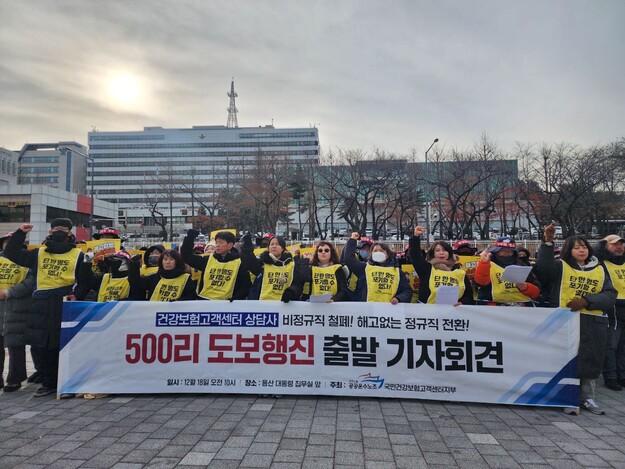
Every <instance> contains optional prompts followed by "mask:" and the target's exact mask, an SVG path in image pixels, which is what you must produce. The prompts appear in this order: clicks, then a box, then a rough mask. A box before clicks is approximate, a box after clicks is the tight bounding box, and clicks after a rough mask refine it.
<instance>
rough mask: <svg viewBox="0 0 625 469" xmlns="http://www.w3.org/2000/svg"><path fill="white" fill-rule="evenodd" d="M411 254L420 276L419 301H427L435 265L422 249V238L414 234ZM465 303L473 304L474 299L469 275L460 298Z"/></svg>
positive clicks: (410, 243)
mask: <svg viewBox="0 0 625 469" xmlns="http://www.w3.org/2000/svg"><path fill="white" fill-rule="evenodd" d="M409 249H410V251H409V254H410V259H411V260H412V267H414V270H415V272H416V273H417V275H418V276H419V303H427V302H428V298H429V297H430V293H431V292H430V276H431V275H432V269H434V266H433V265H432V264H430V263H429V262H428V261H427V260H426V259H425V257H424V256H423V251H422V250H421V238H420V237H419V236H412V237H411V238H410V241H409ZM459 268H460V266H454V268H452V270H457V269H459ZM458 301H459V302H461V303H462V304H463V305H472V304H474V303H475V302H474V301H473V286H472V285H471V281H470V280H469V277H468V276H466V275H465V276H464V293H463V294H462V297H461V298H460V299H459V300H458Z"/></svg>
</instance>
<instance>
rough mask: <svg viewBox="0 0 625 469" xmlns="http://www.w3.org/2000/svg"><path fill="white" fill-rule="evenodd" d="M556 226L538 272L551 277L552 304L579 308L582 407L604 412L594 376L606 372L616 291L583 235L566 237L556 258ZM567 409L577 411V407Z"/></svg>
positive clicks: (548, 236)
mask: <svg viewBox="0 0 625 469" xmlns="http://www.w3.org/2000/svg"><path fill="white" fill-rule="evenodd" d="M554 238H555V226H554V225H553V224H550V225H548V226H547V227H546V228H545V232H544V240H545V241H544V243H543V244H541V246H540V248H539V250H538V256H537V260H536V267H537V271H538V274H539V275H540V276H541V278H542V277H544V278H548V279H550V286H551V290H550V292H549V306H550V307H552V308H569V309H570V310H571V311H575V312H577V311H579V312H580V313H581V314H580V316H579V326H580V335H579V350H578V352H577V378H579V380H580V407H581V408H582V409H585V410H588V411H589V412H591V413H593V414H597V415H603V414H605V411H604V410H603V409H602V408H601V407H599V405H597V403H596V402H595V379H596V378H597V377H599V375H600V374H601V373H602V371H603V365H604V360H605V354H606V347H607V335H608V324H609V320H608V315H609V313H610V311H612V310H614V304H615V302H616V298H617V292H616V290H615V289H614V286H613V285H612V281H611V280H610V274H609V271H608V270H607V268H606V267H605V265H603V264H601V263H600V262H599V260H598V259H597V258H596V257H595V256H594V255H593V250H592V247H591V246H590V244H589V243H588V241H587V240H586V239H585V238H583V237H581V236H570V237H568V238H566V239H565V240H564V244H563V245H562V250H561V251H560V259H559V260H555V259H554V257H553V240H554ZM564 412H566V413H568V414H576V413H578V408H577V407H567V408H565V409H564Z"/></svg>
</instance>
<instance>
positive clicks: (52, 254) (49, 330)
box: [4, 218, 84, 397]
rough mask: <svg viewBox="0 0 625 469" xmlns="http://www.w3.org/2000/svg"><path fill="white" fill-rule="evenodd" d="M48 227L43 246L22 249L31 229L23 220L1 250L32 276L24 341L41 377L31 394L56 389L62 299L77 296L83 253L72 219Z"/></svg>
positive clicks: (54, 390) (41, 394)
mask: <svg viewBox="0 0 625 469" xmlns="http://www.w3.org/2000/svg"><path fill="white" fill-rule="evenodd" d="M50 226H51V230H50V234H49V236H47V237H46V239H45V241H44V245H45V247H44V248H38V249H33V250H31V251H27V250H25V249H23V244H24V241H25V239H26V234H27V233H29V232H30V231H32V229H33V225H31V224H27V223H25V224H23V225H22V226H20V228H19V230H15V232H14V233H13V236H11V238H10V239H9V242H8V244H7V246H6V250H5V251H4V254H5V256H6V257H7V258H8V259H10V260H12V261H13V262H15V263H16V264H18V265H21V266H23V267H29V268H30V269H32V271H33V275H34V277H35V288H34V291H33V301H32V304H31V311H30V314H28V319H27V328H26V343H27V344H30V345H31V346H32V347H36V350H38V352H37V353H38V354H40V356H39V360H38V361H39V368H38V370H37V371H39V373H40V376H41V387H40V388H39V389H37V390H36V391H35V393H34V394H33V396H34V397H42V396H47V395H48V394H53V393H55V392H56V385H57V378H58V368H59V346H60V342H61V316H62V312H63V299H64V298H67V299H68V300H75V299H76V295H75V294H74V291H75V290H74V287H75V284H76V283H77V281H78V279H77V272H78V266H79V265H80V264H81V263H82V262H83V256H84V255H83V253H82V251H81V250H80V249H78V248H77V247H76V238H75V237H74V235H73V234H72V227H73V224H72V222H71V220H69V219H68V218H56V219H54V220H52V223H50ZM76 291H78V287H77V288H76ZM32 347H31V350H32Z"/></svg>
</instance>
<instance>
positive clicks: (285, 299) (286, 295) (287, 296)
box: [282, 289, 295, 303]
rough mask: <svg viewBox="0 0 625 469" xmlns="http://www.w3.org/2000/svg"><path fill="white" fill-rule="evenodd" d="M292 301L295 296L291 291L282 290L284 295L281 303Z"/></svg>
mask: <svg viewBox="0 0 625 469" xmlns="http://www.w3.org/2000/svg"><path fill="white" fill-rule="evenodd" d="M293 299H295V294H294V293H293V291H292V290H288V289H287V290H284V293H283V294H282V301H283V302H285V303H288V302H289V301H291V300H293Z"/></svg>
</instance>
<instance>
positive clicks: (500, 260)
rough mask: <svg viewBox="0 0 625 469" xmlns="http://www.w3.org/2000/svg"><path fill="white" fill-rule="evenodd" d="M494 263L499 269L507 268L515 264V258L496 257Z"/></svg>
mask: <svg viewBox="0 0 625 469" xmlns="http://www.w3.org/2000/svg"><path fill="white" fill-rule="evenodd" d="M496 263H497V264H499V265H500V266H501V267H508V266H509V265H513V264H516V257H515V256H505V257H504V256H497V257H496Z"/></svg>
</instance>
